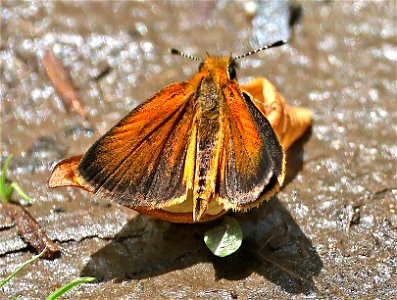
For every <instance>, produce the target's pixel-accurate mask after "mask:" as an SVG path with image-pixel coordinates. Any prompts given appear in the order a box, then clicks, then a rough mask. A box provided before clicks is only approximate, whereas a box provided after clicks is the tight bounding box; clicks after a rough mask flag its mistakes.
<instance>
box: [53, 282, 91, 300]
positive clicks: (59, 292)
mask: <svg viewBox="0 0 397 300" xmlns="http://www.w3.org/2000/svg"><path fill="white" fill-rule="evenodd" d="M95 280H96V278H95V277H81V278H77V279H74V280H72V281H70V282H69V283H67V284H65V285H64V286H62V287H60V288H59V289H57V290H56V291H55V292H53V293H51V294H50V295H49V296H48V297H47V298H46V300H56V299H58V298H59V297H61V296H62V295H64V294H65V293H67V292H69V291H70V290H71V289H72V288H74V287H75V286H76V285H79V284H82V283H90V282H93V281H95Z"/></svg>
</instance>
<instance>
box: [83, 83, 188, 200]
mask: <svg viewBox="0 0 397 300" xmlns="http://www.w3.org/2000/svg"><path fill="white" fill-rule="evenodd" d="M192 97H193V93H192V92H191V90H190V89H188V86H187V83H177V84H173V85H170V86H168V87H166V88H164V89H163V90H162V91H160V92H159V93H157V94H156V95H155V96H153V97H152V98H151V99H149V100H148V101H147V102H145V103H143V104H142V105H140V106H138V107H137V108H136V109H134V110H133V111H132V112H131V113H130V114H128V115H127V116H126V117H125V118H124V119H122V120H121V121H120V122H119V123H118V124H117V125H116V126H114V127H113V128H112V129H110V131H109V132H108V133H106V134H105V135H104V136H103V137H102V138H100V139H99V140H98V141H97V142H96V143H95V144H94V145H93V146H92V147H91V148H90V149H89V150H88V151H87V153H86V154H85V155H84V157H83V158H82V160H81V162H80V164H79V166H78V174H79V176H80V177H81V178H82V179H83V181H84V184H85V186H86V187H87V188H88V189H89V190H91V191H93V192H95V193H96V194H99V195H102V196H105V197H106V198H109V199H112V200H114V201H116V202H118V203H120V204H123V205H126V206H130V207H152V208H154V207H161V206H162V205H164V204H165V203H167V202H168V201H171V200H172V199H174V198H177V197H181V196H183V195H185V193H186V183H185V182H183V175H184V172H183V170H184V165H185V157H186V152H187V149H188V143H189V141H190V140H191V139H190V134H191V131H192V130H191V127H192V123H193V117H194V112H193V108H192V107H193V106H192V105H191V100H192Z"/></svg>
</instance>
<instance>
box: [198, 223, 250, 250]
mask: <svg viewBox="0 0 397 300" xmlns="http://www.w3.org/2000/svg"><path fill="white" fill-rule="evenodd" d="M242 241H243V232H242V230H241V227H240V224H239V223H238V222H237V220H236V219H234V218H231V217H225V218H224V219H223V222H222V223H221V224H220V225H219V226H216V227H214V228H212V229H209V230H207V231H206V232H205V234H204V242H205V244H206V245H207V247H208V248H209V249H210V250H211V252H212V253H213V254H214V255H216V256H219V257H225V256H228V255H230V254H233V253H234V252H236V251H237V250H238V249H239V248H240V246H241V244H242Z"/></svg>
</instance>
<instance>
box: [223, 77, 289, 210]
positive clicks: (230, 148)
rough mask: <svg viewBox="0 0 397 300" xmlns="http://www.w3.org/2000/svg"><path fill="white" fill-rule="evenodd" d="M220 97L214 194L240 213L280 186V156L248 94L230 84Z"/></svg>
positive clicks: (277, 145)
mask: <svg viewBox="0 0 397 300" xmlns="http://www.w3.org/2000/svg"><path fill="white" fill-rule="evenodd" d="M224 97H225V99H226V101H225V103H226V105H225V106H224V110H225V113H224V118H223V119H224V120H223V126H224V140H223V153H222V154H221V161H220V162H221V163H220V168H219V171H218V172H219V176H218V178H219V179H218V193H219V196H220V198H222V199H224V200H226V201H228V202H229V204H230V205H231V206H232V207H233V208H234V209H237V210H240V209H245V208H249V207H251V206H254V205H255V204H256V201H257V200H258V198H259V197H260V196H261V195H262V194H263V193H264V192H266V191H268V190H271V189H273V188H275V186H276V185H277V184H278V186H280V185H281V183H282V179H283V176H284V174H283V164H284V154H283V150H282V147H281V145H280V143H279V141H278V139H277V136H276V134H275V133H274V131H273V129H272V127H271V125H270V123H269V122H268V120H267V119H266V118H265V117H264V116H263V114H262V113H261V112H260V111H259V110H258V109H257V108H256V106H255V105H254V104H253V103H252V100H251V99H250V97H249V96H248V94H245V93H242V92H241V91H240V90H239V88H238V86H237V84H230V85H229V86H228V87H226V88H225V89H224Z"/></svg>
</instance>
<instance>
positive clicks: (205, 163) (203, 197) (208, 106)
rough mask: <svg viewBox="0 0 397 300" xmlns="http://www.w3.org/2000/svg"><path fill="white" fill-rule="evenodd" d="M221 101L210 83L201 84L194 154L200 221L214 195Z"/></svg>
mask: <svg viewBox="0 0 397 300" xmlns="http://www.w3.org/2000/svg"><path fill="white" fill-rule="evenodd" d="M220 102H221V98H220V96H219V91H218V89H217V86H216V84H215V83H214V81H213V80H211V79H208V78H205V79H203V80H202V82H201V87H200V94H199V96H198V98H197V106H198V113H197V119H196V120H197V121H196V122H197V123H196V126H197V130H198V135H197V137H198V138H197V144H196V149H197V152H196V153H197V154H196V167H195V176H194V194H193V218H194V219H195V220H200V218H201V217H202V216H203V215H204V214H205V212H206V210H207V207H208V205H209V203H210V202H211V200H212V199H213V197H214V194H215V186H216V177H217V168H218V160H219V149H220V147H221V140H222V139H221V134H222V133H221V128H222V126H221V113H220V107H221V103H220Z"/></svg>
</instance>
